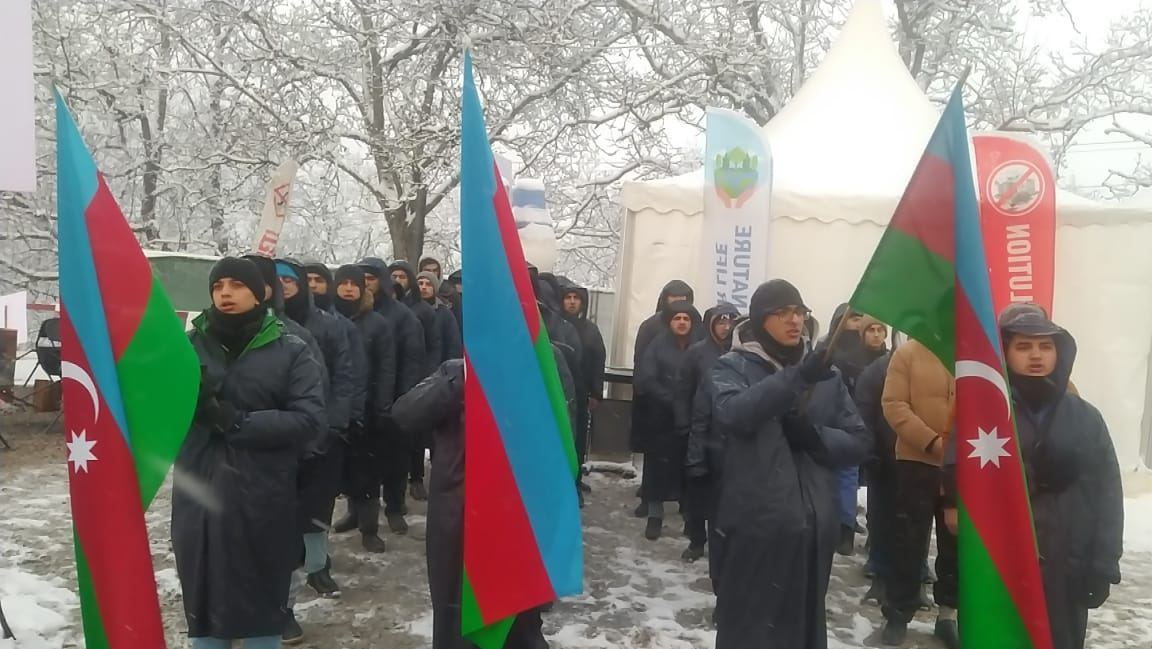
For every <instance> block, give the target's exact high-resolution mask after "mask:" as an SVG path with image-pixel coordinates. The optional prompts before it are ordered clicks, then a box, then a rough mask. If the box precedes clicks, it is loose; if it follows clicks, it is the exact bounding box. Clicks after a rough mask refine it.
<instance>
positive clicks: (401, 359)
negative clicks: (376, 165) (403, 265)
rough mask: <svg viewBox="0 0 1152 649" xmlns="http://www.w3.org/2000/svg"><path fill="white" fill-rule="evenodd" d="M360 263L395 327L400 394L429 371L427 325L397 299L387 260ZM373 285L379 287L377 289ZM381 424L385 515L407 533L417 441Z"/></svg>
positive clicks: (397, 531) (377, 306)
mask: <svg viewBox="0 0 1152 649" xmlns="http://www.w3.org/2000/svg"><path fill="white" fill-rule="evenodd" d="M359 265H360V268H361V269H362V270H363V271H364V278H365V285H366V286H367V287H368V291H369V292H370V293H372V298H373V300H374V304H375V306H374V308H375V310H376V312H377V313H379V314H380V315H382V316H384V319H385V320H387V321H388V324H389V325H390V326H391V327H392V332H393V344H394V345H395V348H396V372H397V373H396V386H395V387H396V393H395V395H394V396H396V397H399V396H400V395H402V394H404V393H405V392H407V391H408V390H410V389H411V388H412V387H413V386H414V385H416V384H417V383H419V382H420V380H421V379H422V378H424V376H425V375H426V374H427V371H428V367H427V365H426V363H427V360H426V358H425V345H424V327H423V326H422V325H421V324H420V319H419V318H417V317H416V315H415V314H413V312H412V310H411V309H409V308H408V307H407V306H405V305H404V304H403V303H401V302H400V301H398V300H397V299H396V289H395V283H394V282H393V280H392V276H391V271H389V270H388V265H387V264H386V263H385V262H384V261H383V260H381V259H379V258H377V257H365V258H364V259H362V260H360V263H359ZM373 286H375V287H376V288H375V289H373V288H372V287H373ZM380 426H381V430H382V431H383V434H384V442H383V444H384V447H385V448H386V449H387V452H386V453H385V463H386V469H385V477H384V504H385V510H384V515H385V517H386V518H387V519H388V527H389V528H390V529H391V530H392V532H393V533H394V534H406V533H407V532H408V521H407V520H405V518H404V514H405V513H407V511H408V508H407V505H406V504H405V500H406V497H407V496H406V494H407V486H408V468H409V458H410V457H411V454H412V446H413V441H412V439H411V436H409V435H407V434H406V433H404V432H403V431H401V430H400V429H398V428H397V427H396V426H395V425H393V423H392V421H391V419H387V420H385V421H382V422H381V423H380Z"/></svg>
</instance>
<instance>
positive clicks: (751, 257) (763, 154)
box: [696, 108, 772, 313]
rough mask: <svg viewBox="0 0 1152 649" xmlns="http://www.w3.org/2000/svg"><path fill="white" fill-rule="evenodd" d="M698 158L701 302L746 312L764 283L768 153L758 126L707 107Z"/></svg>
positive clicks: (769, 184)
mask: <svg viewBox="0 0 1152 649" xmlns="http://www.w3.org/2000/svg"><path fill="white" fill-rule="evenodd" d="M705 137H706V143H705V155H704V228H703V234H702V236H701V238H700V245H701V249H700V264H701V267H702V269H701V285H700V286H699V287H698V290H697V292H696V295H697V296H698V300H699V302H700V303H701V304H703V305H706V306H712V305H713V304H718V303H721V302H726V303H728V304H732V305H735V306H736V307H737V308H738V309H740V311H741V312H744V313H747V311H748V301H749V299H750V298H751V297H752V291H754V290H756V286H757V285H759V284H760V283H761V282H763V281H764V280H766V279H768V230H769V224H770V220H769V215H768V208H769V205H770V203H771V195H772V154H771V152H770V151H769V148H768V142H767V140H766V139H765V138H764V135H763V132H762V131H761V129H760V126H759V125H757V124H756V123H755V122H753V121H752V120H750V119H748V118H747V117H744V116H743V115H740V114H739V113H735V112H733V111H730V110H724V109H720V108H709V109H708V124H707V131H706V134H705Z"/></svg>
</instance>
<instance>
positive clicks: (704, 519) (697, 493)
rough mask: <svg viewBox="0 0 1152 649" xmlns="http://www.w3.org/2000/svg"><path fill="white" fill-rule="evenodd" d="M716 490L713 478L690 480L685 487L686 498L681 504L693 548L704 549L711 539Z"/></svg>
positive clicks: (694, 478)
mask: <svg viewBox="0 0 1152 649" xmlns="http://www.w3.org/2000/svg"><path fill="white" fill-rule="evenodd" d="M716 489H717V486H716V485H715V483H714V480H713V479H712V476H701V477H693V478H689V479H688V480H687V484H686V485H685V486H684V496H683V498H681V500H680V503H681V505H682V506H683V511H684V529H685V533H686V534H687V536H688V543H689V544H690V545H691V546H692V547H696V548H702V547H704V544H706V543H707V542H708V541H709V539H710V538H711V534H710V530H711V529H712V516H713V514H714V512H715V510H716V509H715V508H716V502H715V501H716V496H715V490H716Z"/></svg>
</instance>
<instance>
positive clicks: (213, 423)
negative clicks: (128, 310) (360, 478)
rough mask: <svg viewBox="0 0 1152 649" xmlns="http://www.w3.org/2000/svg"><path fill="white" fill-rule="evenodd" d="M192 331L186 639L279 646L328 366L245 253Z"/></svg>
mask: <svg viewBox="0 0 1152 649" xmlns="http://www.w3.org/2000/svg"><path fill="white" fill-rule="evenodd" d="M209 286H210V287H211V288H210V290H211V295H212V306H211V307H209V309H208V310H206V311H205V312H203V313H202V314H200V315H199V316H197V318H196V319H195V320H194V321H193V325H192V326H193V331H192V333H191V334H190V335H189V339H190V340H191V341H192V346H193V348H194V349H195V350H196V354H197V356H199V358H200V366H201V377H202V378H201V384H200V397H199V400H198V402H197V406H196V414H195V417H194V418H193V422H192V425H191V428H190V429H189V431H188V436H187V438H186V439H185V440H184V444H183V446H182V447H181V449H180V453H179V455H178V456H177V458H176V463H175V472H174V478H173V484H172V549H173V553H174V554H175V556H176V572H177V575H178V576H179V578H180V586H181V590H182V593H183V602H184V612H185V616H186V619H187V624H188V635H189V637H191V638H212V639H214V641H215V642H217V643H228V644H230V643H231V641H232V640H239V639H241V638H244V639H259V641H263V642H267V643H270V644H274V645H277V646H278V643H279V641H280V636H281V633H282V632H283V630H284V628H285V623H286V620H287V614H288V610H287V602H288V589H289V582H290V579H291V575H292V572H293V571H294V570H295V569H296V567H297V566H298V565H299V562H300V556H301V553H302V552H303V544H302V543H301V539H300V534H299V532H298V527H297V521H296V471H297V466H298V464H299V458H300V456H301V454H302V453H303V451H304V449H305V448H307V447H309V446H310V445H311V444H313V443H314V441H315V439H316V437H317V434H318V433H320V432H322V431H324V430H325V429H326V428H327V417H326V415H325V411H324V381H323V374H324V370H323V368H322V367H321V365H320V363H319V361H317V359H316V357H315V356H313V355H312V353H311V352H310V351H309V350H308V347H307V346H306V345H305V344H304V342H303V341H301V340H300V339H299V338H297V337H295V336H293V335H291V334H287V333H285V330H284V325H283V323H281V322H280V321H279V320H278V319H277V318H276V316H275V315H273V314H272V313H271V312H270V311H269V310H268V309H267V307H266V305H265V304H263V303H262V302H263V300H261V299H260V298H261V297H262V296H263V295H264V280H263V278H262V276H261V274H260V271H259V270H258V269H257V268H256V266H255V265H253V264H252V263H251V262H250V261H247V260H243V259H237V258H234V257H225V258H224V259H221V260H220V261H219V262H217V263H216V265H215V266H213V268H212V271H211V273H210V276H209Z"/></svg>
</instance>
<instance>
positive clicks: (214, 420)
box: [196, 394, 239, 433]
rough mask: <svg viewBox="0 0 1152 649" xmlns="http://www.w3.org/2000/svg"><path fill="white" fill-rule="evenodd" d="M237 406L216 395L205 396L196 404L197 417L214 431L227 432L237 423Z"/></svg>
mask: <svg viewBox="0 0 1152 649" xmlns="http://www.w3.org/2000/svg"><path fill="white" fill-rule="evenodd" d="M238 414H239V413H237V411H236V407H235V406H233V405H232V404H231V403H229V402H227V401H223V400H221V399H220V398H219V397H217V396H216V395H214V394H213V395H208V396H205V397H203V398H202V399H201V400H200V402H199V403H198V404H197V406H196V419H197V421H199V422H200V423H202V424H204V425H205V426H207V427H208V428H209V429H211V431H212V432H213V433H225V432H227V431H229V430H231V429H232V427H233V426H235V425H236V420H237V419H238Z"/></svg>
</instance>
